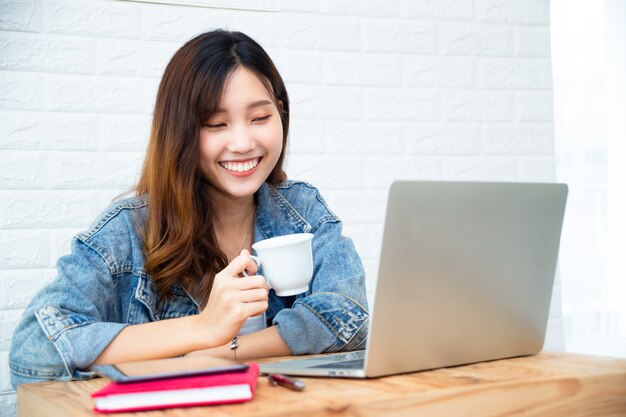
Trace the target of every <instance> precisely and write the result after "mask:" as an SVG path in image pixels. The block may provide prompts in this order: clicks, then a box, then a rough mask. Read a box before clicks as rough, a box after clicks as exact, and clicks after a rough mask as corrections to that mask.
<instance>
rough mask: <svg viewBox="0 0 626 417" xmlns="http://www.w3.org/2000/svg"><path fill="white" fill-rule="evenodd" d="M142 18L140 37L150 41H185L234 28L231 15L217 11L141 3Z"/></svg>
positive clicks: (223, 11)
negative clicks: (213, 30) (215, 30)
mask: <svg viewBox="0 0 626 417" xmlns="http://www.w3.org/2000/svg"><path fill="white" fill-rule="evenodd" d="M140 16H141V37H142V38H143V39H149V40H165V41H179V42H186V41H187V40H189V39H191V38H193V37H194V36H196V35H199V34H201V33H203V32H207V31H209V30H212V29H222V28H226V27H232V26H233V14H232V13H229V12H228V11H225V10H219V9H214V8H211V9H208V8H201V7H185V6H169V5H158V6H154V5H146V4H142V5H141V7H140ZM181 46H182V45H181Z"/></svg>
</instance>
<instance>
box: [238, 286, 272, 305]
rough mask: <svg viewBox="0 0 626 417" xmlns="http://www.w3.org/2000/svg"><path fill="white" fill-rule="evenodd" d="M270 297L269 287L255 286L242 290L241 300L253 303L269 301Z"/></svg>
mask: <svg viewBox="0 0 626 417" xmlns="http://www.w3.org/2000/svg"><path fill="white" fill-rule="evenodd" d="M268 299H269V297H268V292H267V289H265V288H253V289H250V290H246V291H240V293H239V301H240V302H242V303H253V302H256V301H267V300H268Z"/></svg>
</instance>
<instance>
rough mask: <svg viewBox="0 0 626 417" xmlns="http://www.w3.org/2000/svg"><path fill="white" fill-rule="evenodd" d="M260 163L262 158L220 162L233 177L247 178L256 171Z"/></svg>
mask: <svg viewBox="0 0 626 417" xmlns="http://www.w3.org/2000/svg"><path fill="white" fill-rule="evenodd" d="M260 161H261V158H252V159H248V160H245V161H220V162H219V164H220V166H221V167H222V168H224V169H225V170H226V171H228V173H229V174H231V175H234V176H236V177H246V176H248V175H252V174H253V173H254V171H256V167H257V165H258V164H259V162H260Z"/></svg>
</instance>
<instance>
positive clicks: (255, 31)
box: [222, 10, 280, 49]
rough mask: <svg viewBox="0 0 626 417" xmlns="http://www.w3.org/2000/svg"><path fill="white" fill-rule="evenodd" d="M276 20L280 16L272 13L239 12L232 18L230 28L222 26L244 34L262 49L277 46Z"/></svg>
mask: <svg viewBox="0 0 626 417" xmlns="http://www.w3.org/2000/svg"><path fill="white" fill-rule="evenodd" d="M278 19H280V15H279V14H277V13H272V12H269V13H268V12H260V11H244V10H242V11H239V12H237V14H235V15H234V16H233V21H232V26H222V27H224V28H225V29H229V30H236V31H239V32H242V33H245V34H246V35H248V36H249V37H251V38H252V39H254V40H255V41H256V42H258V43H259V44H260V45H262V46H263V48H264V49H265V48H268V47H273V46H277V45H278V44H279V43H280V42H279V41H278V30H279V29H278V24H277V22H278Z"/></svg>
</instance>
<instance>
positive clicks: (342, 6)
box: [322, 0, 403, 17]
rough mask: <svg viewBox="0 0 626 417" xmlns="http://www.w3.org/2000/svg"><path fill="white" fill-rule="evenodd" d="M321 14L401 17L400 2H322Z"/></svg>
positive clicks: (344, 0) (375, 0)
mask: <svg viewBox="0 0 626 417" xmlns="http://www.w3.org/2000/svg"><path fill="white" fill-rule="evenodd" d="M322 13H329V14H345V15H353V16H354V15H357V16H374V17H384V16H389V17H393V16H402V17H403V10H402V2H399V1H396V0H369V1H361V0H343V1H334V0H324V1H323V3H322Z"/></svg>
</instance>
